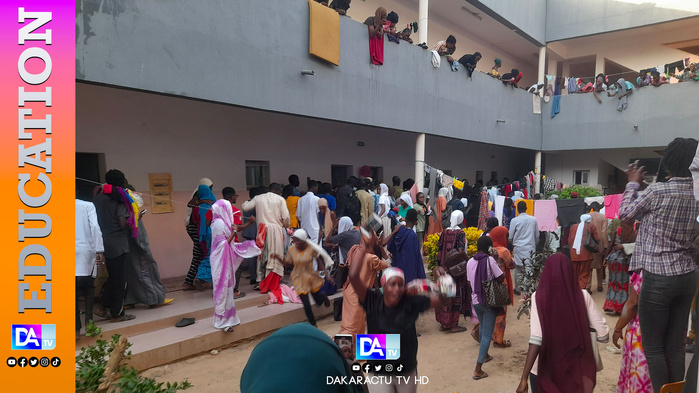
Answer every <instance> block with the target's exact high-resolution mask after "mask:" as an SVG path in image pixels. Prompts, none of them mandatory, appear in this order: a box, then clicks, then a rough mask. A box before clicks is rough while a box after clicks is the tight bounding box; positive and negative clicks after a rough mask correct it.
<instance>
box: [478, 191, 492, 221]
mask: <svg viewBox="0 0 699 393" xmlns="http://www.w3.org/2000/svg"><path fill="white" fill-rule="evenodd" d="M489 218H490V210H488V193H487V192H486V191H481V207H480V210H478V229H480V230H481V231H485V230H486V228H487V227H488V223H487V222H488V219H489Z"/></svg>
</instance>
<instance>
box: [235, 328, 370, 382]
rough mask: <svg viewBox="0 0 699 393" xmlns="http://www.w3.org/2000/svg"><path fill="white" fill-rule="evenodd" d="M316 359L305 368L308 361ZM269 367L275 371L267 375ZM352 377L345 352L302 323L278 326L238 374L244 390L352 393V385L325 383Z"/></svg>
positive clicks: (320, 333)
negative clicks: (330, 379) (279, 327)
mask: <svg viewBox="0 0 699 393" xmlns="http://www.w3.org/2000/svg"><path fill="white" fill-rule="evenodd" d="M309 359H313V360H315V361H316V363H314V365H313V367H308V360H309ZM270 370H274V371H273V373H274V375H273V376H270ZM351 376H352V372H351V370H350V368H349V365H348V364H347V362H346V361H345V358H344V355H343V353H342V351H341V350H340V347H338V346H337V344H335V343H334V342H333V341H332V340H331V339H330V338H329V337H328V335H327V334H325V333H323V332H322V331H320V330H318V329H315V328H313V327H311V326H309V325H307V324H305V323H295V324H293V325H289V326H286V327H283V328H281V329H279V330H278V331H276V332H274V333H272V335H270V336H269V337H267V338H266V339H264V340H262V342H260V343H259V344H257V346H256V347H255V349H253V351H252V353H251V354H250V358H249V359H248V363H247V364H246V365H245V369H243V374H242V375H241V377H240V391H241V392H243V393H268V392H288V393H301V392H329V393H354V392H360V391H361V388H360V387H358V386H357V385H353V384H333V385H328V384H327V378H332V379H333V380H336V379H340V380H342V379H343V378H344V379H347V380H349V377H351Z"/></svg>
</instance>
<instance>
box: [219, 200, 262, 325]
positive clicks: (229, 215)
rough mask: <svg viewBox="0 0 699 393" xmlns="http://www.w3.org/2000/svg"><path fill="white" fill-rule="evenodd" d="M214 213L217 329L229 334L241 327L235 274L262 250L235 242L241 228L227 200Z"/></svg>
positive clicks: (244, 243) (251, 242)
mask: <svg viewBox="0 0 699 393" xmlns="http://www.w3.org/2000/svg"><path fill="white" fill-rule="evenodd" d="M224 190H225V189H224ZM211 213H212V214H211V215H212V221H211V247H212V251H211V257H210V261H211V278H212V279H213V287H214V327H215V328H216V329H222V330H224V331H226V332H230V331H233V327H234V326H236V325H239V324H240V318H239V317H238V314H237V313H236V310H235V300H234V299H235V289H234V288H235V286H236V281H237V277H236V274H235V272H236V270H237V269H238V268H239V267H240V264H241V263H242V262H243V260H244V259H245V258H252V257H254V256H257V255H260V249H259V248H258V247H257V246H256V245H255V243H254V242H253V241H251V240H248V241H245V242H243V243H236V242H235V240H236V239H237V231H238V226H237V225H236V224H235V217H234V211H233V209H232V206H231V203H230V202H229V201H228V200H227V199H220V200H218V201H216V203H214V205H213V206H212V207H211ZM238 213H240V212H238Z"/></svg>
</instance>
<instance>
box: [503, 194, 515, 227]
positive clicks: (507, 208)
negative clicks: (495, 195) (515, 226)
mask: <svg viewBox="0 0 699 393" xmlns="http://www.w3.org/2000/svg"><path fill="white" fill-rule="evenodd" d="M516 215H517V212H516V211H515V203H514V202H513V201H512V198H505V205H504V206H503V209H502V226H504V227H505V228H507V229H510V221H512V219H513V218H515V216H516Z"/></svg>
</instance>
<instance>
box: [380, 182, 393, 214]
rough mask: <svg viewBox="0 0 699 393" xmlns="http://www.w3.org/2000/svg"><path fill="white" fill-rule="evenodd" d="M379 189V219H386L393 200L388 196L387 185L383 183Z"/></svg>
mask: <svg viewBox="0 0 699 393" xmlns="http://www.w3.org/2000/svg"><path fill="white" fill-rule="evenodd" d="M379 188H380V193H379V217H381V218H384V217H386V216H387V215H388V211H389V210H391V198H390V197H389V196H388V186H387V185H386V184H385V183H381V184H380V185H379Z"/></svg>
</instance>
